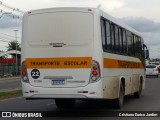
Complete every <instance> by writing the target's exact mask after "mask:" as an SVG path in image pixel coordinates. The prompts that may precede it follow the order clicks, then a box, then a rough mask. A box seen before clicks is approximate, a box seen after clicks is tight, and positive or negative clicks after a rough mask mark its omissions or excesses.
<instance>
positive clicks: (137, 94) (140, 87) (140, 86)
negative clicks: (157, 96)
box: [133, 81, 143, 98]
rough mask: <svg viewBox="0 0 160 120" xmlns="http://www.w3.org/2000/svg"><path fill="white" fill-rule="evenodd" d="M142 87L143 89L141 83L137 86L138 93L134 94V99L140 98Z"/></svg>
mask: <svg viewBox="0 0 160 120" xmlns="http://www.w3.org/2000/svg"><path fill="white" fill-rule="evenodd" d="M142 87H143V84H142V81H141V82H140V85H139V91H137V92H135V93H134V94H133V95H134V97H135V98H140V96H141V93H142Z"/></svg>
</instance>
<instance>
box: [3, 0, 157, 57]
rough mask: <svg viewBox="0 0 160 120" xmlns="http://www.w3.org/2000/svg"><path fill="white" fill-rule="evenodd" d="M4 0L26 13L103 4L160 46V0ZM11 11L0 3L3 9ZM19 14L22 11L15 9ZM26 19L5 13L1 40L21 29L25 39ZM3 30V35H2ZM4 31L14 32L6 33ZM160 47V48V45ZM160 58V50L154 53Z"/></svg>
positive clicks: (101, 6) (148, 41) (12, 37)
mask: <svg viewBox="0 0 160 120" xmlns="http://www.w3.org/2000/svg"><path fill="white" fill-rule="evenodd" d="M0 1H1V2H2V3H5V4H7V5H10V6H12V7H14V8H18V9H20V10H22V11H24V12H26V11H30V10H34V9H42V8H53V7H99V8H100V9H102V10H104V11H106V12H107V13H108V14H110V15H111V16H113V17H116V18H118V19H120V20H121V21H122V22H124V23H126V24H128V25H130V26H131V27H133V28H134V29H136V30H137V31H139V32H141V34H142V35H143V37H144V40H145V44H146V45H148V46H149V47H152V46H160V15H159V12H160V7H159V5H160V0H0ZM1 9H2V10H5V12H8V11H9V12H10V11H11V10H9V9H6V8H4V7H2V6H0V10H1ZM11 12H12V13H15V14H17V15H19V16H21V14H19V13H16V12H13V11H11ZM21 26H22V19H21V18H20V19H17V18H13V17H8V16H7V15H3V16H2V18H1V19H0V40H1V39H2V38H3V39H6V38H8V37H9V39H10V40H12V39H15V32H14V30H15V29H17V30H18V32H17V36H18V41H19V42H20V41H21ZM1 33H2V34H1ZM4 34H7V35H10V36H6V35H4ZM6 46H7V43H4V42H3V43H2V42H0V50H6ZM159 49H160V47H159ZM151 55H152V56H151V57H159V58H160V53H159V54H158V53H156V54H154V53H151Z"/></svg>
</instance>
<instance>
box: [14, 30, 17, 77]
mask: <svg viewBox="0 0 160 120" xmlns="http://www.w3.org/2000/svg"><path fill="white" fill-rule="evenodd" d="M13 31H14V32H15V43H16V76H17V72H18V66H17V44H18V42H17V32H18V30H13Z"/></svg>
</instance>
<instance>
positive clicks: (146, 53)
mask: <svg viewBox="0 0 160 120" xmlns="http://www.w3.org/2000/svg"><path fill="white" fill-rule="evenodd" d="M145 59H149V50H148V49H146V50H145Z"/></svg>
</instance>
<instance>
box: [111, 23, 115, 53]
mask: <svg viewBox="0 0 160 120" xmlns="http://www.w3.org/2000/svg"><path fill="white" fill-rule="evenodd" d="M111 41H112V42H111V43H112V51H113V52H114V51H115V38H114V24H113V23H111Z"/></svg>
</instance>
